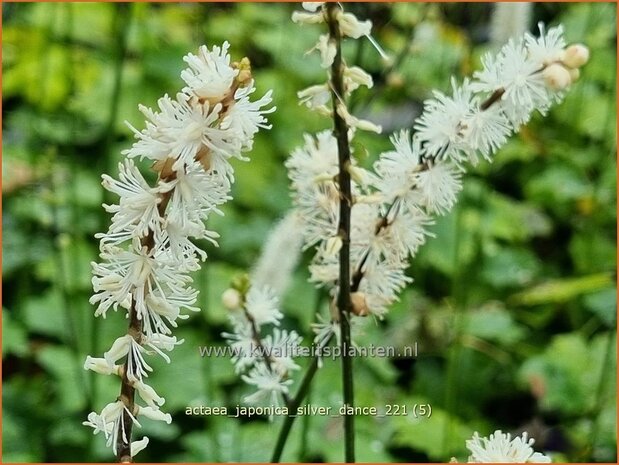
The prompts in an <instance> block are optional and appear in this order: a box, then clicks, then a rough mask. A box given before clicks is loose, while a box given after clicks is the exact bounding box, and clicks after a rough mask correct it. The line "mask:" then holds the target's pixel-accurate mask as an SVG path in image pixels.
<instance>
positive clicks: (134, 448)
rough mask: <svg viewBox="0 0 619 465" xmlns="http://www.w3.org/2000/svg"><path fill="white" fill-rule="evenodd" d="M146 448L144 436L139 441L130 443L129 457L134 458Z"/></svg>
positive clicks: (146, 442) (146, 440)
mask: <svg viewBox="0 0 619 465" xmlns="http://www.w3.org/2000/svg"><path fill="white" fill-rule="evenodd" d="M146 446H148V437H147V436H144V437H143V438H142V439H140V440H139V441H133V442H132V443H131V457H135V456H136V455H137V454H139V453H140V452H142V451H143V450H144V449H145V448H146Z"/></svg>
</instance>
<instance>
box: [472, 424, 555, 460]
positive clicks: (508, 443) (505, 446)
mask: <svg viewBox="0 0 619 465" xmlns="http://www.w3.org/2000/svg"><path fill="white" fill-rule="evenodd" d="M534 442H535V440H534V439H532V438H531V439H528V434H527V433H526V432H525V433H523V434H522V437H520V436H517V437H515V438H514V439H511V435H510V434H509V433H507V434H505V433H502V432H501V430H497V431H495V432H494V434H491V435H490V438H480V437H479V435H478V434H477V433H475V434H474V435H473V438H472V439H469V440H468V441H466V447H467V449H469V450H470V451H471V456H470V457H469V460H468V461H469V463H550V458H549V457H547V456H545V455H543V454H541V453H539V452H534V451H533V448H532V447H531V446H532V445H533V443H534Z"/></svg>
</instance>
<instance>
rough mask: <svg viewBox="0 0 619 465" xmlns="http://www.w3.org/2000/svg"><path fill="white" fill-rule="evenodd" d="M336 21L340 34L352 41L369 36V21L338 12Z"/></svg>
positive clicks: (370, 27)
mask: <svg viewBox="0 0 619 465" xmlns="http://www.w3.org/2000/svg"><path fill="white" fill-rule="evenodd" d="M337 20H338V22H339V23H340V28H341V30H342V34H344V35H346V36H348V37H352V38H353V39H358V38H359V37H362V36H369V35H370V32H372V22H371V21H369V20H367V21H359V20H358V19H357V17H356V16H355V15H353V14H352V13H344V12H343V11H342V10H340V11H339V12H338V14H337ZM293 21H294V19H293Z"/></svg>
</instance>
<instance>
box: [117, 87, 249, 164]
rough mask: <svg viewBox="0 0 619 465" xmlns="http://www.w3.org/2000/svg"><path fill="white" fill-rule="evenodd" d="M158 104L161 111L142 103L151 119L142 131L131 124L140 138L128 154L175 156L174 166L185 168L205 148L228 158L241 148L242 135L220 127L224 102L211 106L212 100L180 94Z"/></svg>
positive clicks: (129, 155)
mask: <svg viewBox="0 0 619 465" xmlns="http://www.w3.org/2000/svg"><path fill="white" fill-rule="evenodd" d="M158 105H159V109H160V111H159V112H154V111H152V110H151V109H150V108H146V107H144V106H142V105H141V106H140V111H141V112H142V113H143V114H144V115H145V116H146V117H147V118H148V120H149V121H147V122H146V128H145V129H143V130H142V131H141V132H140V131H138V130H137V129H135V128H134V127H133V126H131V125H129V127H130V128H131V129H132V131H133V132H134V134H135V137H136V138H137V139H139V140H138V141H137V142H135V143H134V144H133V147H131V148H130V149H129V150H125V151H123V154H125V155H126V156H127V157H137V156H139V157H140V158H149V159H151V160H165V159H167V158H173V159H175V160H176V162H175V163H174V164H173V165H172V169H173V170H175V171H181V170H183V169H184V166H185V165H187V164H190V163H191V162H193V160H194V158H195V157H196V155H198V152H199V151H200V150H201V149H202V148H203V147H204V148H206V149H208V150H210V151H212V152H214V153H215V154H218V155H223V156H225V157H231V156H234V155H237V154H238V153H239V152H240V151H241V141H240V139H239V137H238V135H237V134H235V133H231V132H230V131H226V130H223V129H221V128H219V127H217V125H218V122H219V118H220V112H221V110H222V106H221V104H219V103H218V104H216V105H214V106H210V105H209V103H208V101H206V102H204V103H199V102H197V101H195V100H192V99H191V98H190V97H189V96H187V95H185V94H177V98H176V99H175V100H173V99H171V98H170V97H168V96H167V95H165V96H164V97H163V98H160V99H159V101H158Z"/></svg>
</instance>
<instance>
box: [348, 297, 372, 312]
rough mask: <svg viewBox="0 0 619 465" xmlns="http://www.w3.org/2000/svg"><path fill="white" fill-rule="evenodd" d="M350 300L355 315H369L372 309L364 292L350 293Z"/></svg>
mask: <svg viewBox="0 0 619 465" xmlns="http://www.w3.org/2000/svg"><path fill="white" fill-rule="evenodd" d="M350 301H351V303H352V312H353V313H354V314H355V315H357V316H368V315H369V314H370V309H369V308H368V303H367V300H366V299H365V294H364V293H363V292H353V293H352V294H350Z"/></svg>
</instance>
